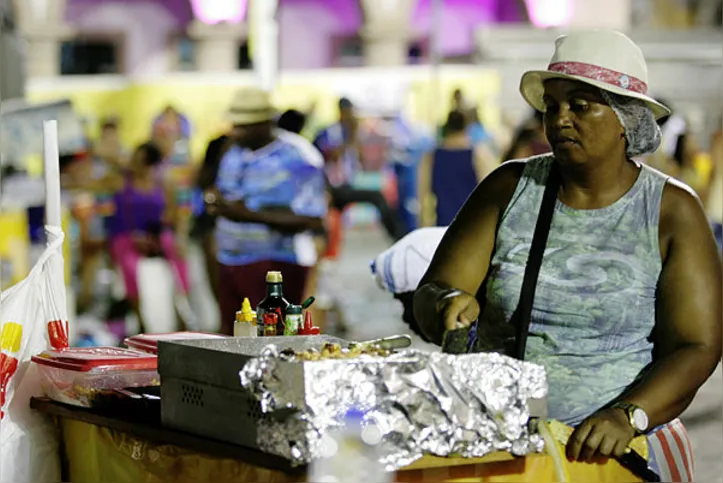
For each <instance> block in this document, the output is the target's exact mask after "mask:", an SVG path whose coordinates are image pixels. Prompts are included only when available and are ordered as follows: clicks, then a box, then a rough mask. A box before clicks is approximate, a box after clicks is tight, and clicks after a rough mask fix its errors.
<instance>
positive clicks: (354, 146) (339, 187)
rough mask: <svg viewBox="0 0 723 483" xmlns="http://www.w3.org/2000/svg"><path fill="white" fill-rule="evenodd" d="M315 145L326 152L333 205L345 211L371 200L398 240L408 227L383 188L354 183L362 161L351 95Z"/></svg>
mask: <svg viewBox="0 0 723 483" xmlns="http://www.w3.org/2000/svg"><path fill="white" fill-rule="evenodd" d="M314 145H315V146H316V147H317V148H318V149H319V151H321V152H322V154H323V155H324V162H325V163H326V174H327V178H328V180H329V185H330V187H329V191H330V193H331V204H332V206H333V207H334V208H336V209H337V210H339V211H343V210H344V209H345V208H346V207H347V206H349V205H350V204H352V203H369V204H371V205H373V206H374V207H375V208H376V209H377V210H378V211H379V216H380V218H381V221H382V225H384V229H385V230H386V232H387V234H388V235H389V237H390V238H392V240H395V241H396V240H398V239H400V238H401V237H403V236H404V234H405V230H404V229H403V228H402V226H401V224H400V222H399V220H398V219H397V216H396V213H394V210H392V209H391V207H390V206H389V204H388V203H387V200H386V199H385V198H384V195H382V193H381V192H380V191H375V190H360V189H356V188H354V187H353V186H352V183H353V182H354V176H355V174H356V171H357V169H359V165H360V140H359V121H358V119H357V118H356V115H355V113H354V106H353V104H352V103H351V101H350V100H349V99H346V98H342V99H341V100H340V101H339V122H337V123H334V124H332V125H331V126H329V127H327V128H326V129H322V130H321V131H320V132H319V133H318V134H317V136H316V139H314Z"/></svg>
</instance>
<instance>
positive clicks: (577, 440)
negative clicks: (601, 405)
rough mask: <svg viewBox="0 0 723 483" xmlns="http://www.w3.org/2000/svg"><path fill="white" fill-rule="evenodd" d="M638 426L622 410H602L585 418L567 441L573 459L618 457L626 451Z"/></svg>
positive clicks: (568, 455)
mask: <svg viewBox="0 0 723 483" xmlns="http://www.w3.org/2000/svg"><path fill="white" fill-rule="evenodd" d="M634 437H635V429H633V427H632V426H631V425H630V421H629V420H628V416H627V414H625V411H623V410H622V409H603V410H601V411H598V412H597V413H595V414H593V415H592V416H590V417H589V418H587V419H586V420H585V421H583V422H582V423H581V424H580V425H579V426H578V427H577V428H575V431H574V432H573V433H572V436H570V440H569V441H568V442H567V457H568V459H570V461H588V462H589V461H592V460H593V459H595V458H608V457H611V456H614V457H616V458H619V457H621V456H623V455H624V454H625V451H626V449H627V447H628V444H630V441H632V440H633V438H634Z"/></svg>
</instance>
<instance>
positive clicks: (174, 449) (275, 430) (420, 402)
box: [3, 126, 655, 483]
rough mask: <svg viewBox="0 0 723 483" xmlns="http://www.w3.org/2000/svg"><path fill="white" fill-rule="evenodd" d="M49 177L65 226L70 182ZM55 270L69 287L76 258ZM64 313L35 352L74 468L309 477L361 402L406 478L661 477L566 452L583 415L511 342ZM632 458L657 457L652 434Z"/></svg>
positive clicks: (173, 477) (133, 476)
mask: <svg viewBox="0 0 723 483" xmlns="http://www.w3.org/2000/svg"><path fill="white" fill-rule="evenodd" d="M48 128H54V126H48ZM49 131H52V129H49ZM51 138H52V136H51ZM50 141H52V139H46V144H49V142H50ZM47 151H54V150H53V149H48V150H47ZM52 155H53V157H55V158H57V151H56V153H52ZM55 171H56V174H55V177H56V178H57V169H56V170H55ZM48 177H52V176H51V175H50V174H48V173H46V178H48ZM50 181H53V180H50ZM46 185H47V190H48V191H49V192H50V194H49V195H48V199H50V200H54V201H53V202H52V203H49V204H50V205H51V208H53V209H51V210H49V213H50V214H51V215H52V216H50V217H49V220H48V223H49V225H51V226H52V227H58V226H59V225H60V210H59V209H57V208H58V206H59V198H60V196H59V183H58V182H57V179H56V180H54V182H49V180H48V179H46ZM61 261H62V259H61V260H56V262H61ZM51 275H52V276H53V277H55V278H56V279H55V280H54V282H55V285H57V286H58V287H62V286H63V285H64V284H63V282H62V269H59V270H56V271H54V272H53V273H52V274H51ZM58 298H62V297H58ZM61 305H62V304H61ZM61 305H59V306H58V307H60V308H62V307H61ZM58 307H56V309H57V308H58ZM61 312H62V310H61ZM52 316H53V317H55V315H52ZM43 317H44V316H43ZM58 317H59V318H58V319H57V320H56V319H52V320H53V321H51V323H50V324H48V330H50V329H51V326H52V328H54V329H53V330H54V331H55V332H54V333H56V335H64V341H65V343H64V344H59V343H53V338H52V337H51V340H50V344H49V346H50V347H53V349H52V350H51V349H47V350H45V351H42V352H40V353H37V354H35V355H34V356H33V357H32V360H33V362H34V366H35V368H36V372H37V373H38V374H39V375H40V376H41V382H40V385H41V386H42V389H43V392H44V393H45V397H34V398H31V399H30V401H29V404H30V407H31V408H32V409H33V410H34V411H35V412H36V413H42V414H45V415H48V416H51V417H52V418H53V419H54V420H55V421H56V423H57V427H58V429H59V430H60V433H59V434H60V438H59V443H60V444H59V447H58V451H59V453H60V454H59V457H60V458H59V459H60V461H61V479H62V481H70V482H85V481H88V482H97V481H116V482H122V481H149V482H156V481H159V482H160V481H214V480H218V481H239V482H248V481H257V482H302V481H308V480H309V469H310V468H311V467H313V465H314V463H315V461H317V460H318V459H319V444H318V443H319V441H320V438H321V437H323V436H324V435H325V434H328V433H329V432H330V431H333V430H334V429H335V428H338V427H339V424H340V420H339V415H340V414H343V413H344V411H347V410H348V409H349V408H352V407H358V408H361V409H364V410H365V411H366V413H365V414H366V415H367V416H369V417H370V418H371V419H369V420H367V421H366V422H367V423H374V424H376V425H377V426H378V427H379V428H380V435H381V438H380V440H379V441H380V443H379V444H381V446H380V452H379V455H380V458H379V462H380V463H382V464H383V465H384V468H385V469H386V471H387V472H388V473H389V474H392V475H393V479H394V480H395V481H399V482H427V481H430V482H431V481H449V482H460V483H461V482H472V481H490V482H508V481H509V482H512V481H514V482H526V481H529V482H543V483H544V482H553V481H599V482H603V481H610V482H618V481H626V482H631V481H653V480H654V477H655V475H650V474H649V472H647V466H646V465H645V464H643V466H642V467H637V468H635V469H634V470H632V469H630V468H631V467H632V466H631V465H630V462H629V461H628V462H626V464H625V465H623V464H621V463H620V462H618V461H616V460H613V459H610V460H607V461H600V462H596V463H592V464H586V463H568V462H566V461H565V459H564V456H563V455H564V444H565V443H566V441H567V438H569V436H570V434H571V432H572V428H569V427H566V426H564V425H562V424H559V423H556V422H554V421H546V420H545V419H544V413H545V404H544V397H545V394H546V390H547V387H546V377H545V373H544V369H543V368H542V367H541V366H537V365H535V364H531V363H528V362H523V361H517V360H514V359H511V358H508V357H506V356H502V355H499V354H463V355H452V354H441V353H423V352H419V351H413V350H397V349H399V348H400V347H401V346H400V345H398V344H395V343H392V342H391V341H389V340H382V341H374V342H373V343H359V342H349V341H344V340H340V339H334V338H330V337H328V336H323V335H320V336H291V337H262V338H253V337H248V338H233V337H219V336H203V335H201V334H180V335H179V334H170V335H165V336H155V337H148V336H146V337H143V338H142V340H140V341H139V340H136V341H135V342H140V343H137V344H132V343H130V342H131V341H129V343H128V344H127V345H129V346H133V347H134V348H133V349H130V348H129V349H123V348H113V347H107V348H68V346H67V333H68V330H67V324H66V326H65V329H64V330H60V329H59V328H60V327H61V326H62V325H63V324H62V321H63V320H65V319H66V317H64V314H62V313H61V314H59V315H58ZM43 322H44V323H46V321H45V320H43ZM15 325H17V324H15ZM36 332H37V331H36ZM18 334H19V333H18ZM50 335H52V334H50ZM396 339H397V340H399V339H402V340H403V339H404V338H403V337H402V338H396ZM37 341H38V339H37V338H36V342H37ZM55 342H58V340H56V341H55ZM154 342H155V344H154ZM17 345H18V346H19V345H20V344H19V343H18V344H17ZM25 357H26V356H25V355H23V360H22V361H21V362H22V364H25V363H26V362H28V361H26V360H25ZM37 392H38V391H28V392H26V393H24V394H29V393H37ZM16 397H20V396H16ZM25 397H27V396H25ZM17 400H19V399H16V401H17ZM14 406H17V404H14ZM342 424H343V420H342ZM17 432H21V431H16V433H17ZM44 434H46V438H50V436H51V435H50V434H47V433H44ZM50 439H52V438H50ZM7 450H8V448H3V451H7ZM27 451H30V452H32V451H36V449H35V448H28V450H27ZM51 451H52V448H51ZM53 453H54V451H53ZM628 455H632V456H633V457H634V458H633V459H635V458H637V461H645V459H646V458H647V446H646V442H645V437H641V438H637V439H636V440H634V441H633V442H632V443H631V445H630V452H629V453H628ZM28 457H29V456H28ZM40 463H41V462H40V461H36V462H35V465H36V466H37V465H39V464H40ZM375 463H376V462H375ZM352 476H355V475H352ZM651 476H652V478H651Z"/></svg>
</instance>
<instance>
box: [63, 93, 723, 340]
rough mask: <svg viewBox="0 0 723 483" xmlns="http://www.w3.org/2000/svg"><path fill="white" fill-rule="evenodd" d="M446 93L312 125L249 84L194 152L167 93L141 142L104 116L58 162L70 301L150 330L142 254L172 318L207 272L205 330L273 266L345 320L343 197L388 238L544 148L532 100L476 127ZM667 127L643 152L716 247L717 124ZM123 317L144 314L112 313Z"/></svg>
mask: <svg viewBox="0 0 723 483" xmlns="http://www.w3.org/2000/svg"><path fill="white" fill-rule="evenodd" d="M451 97H452V109H451V110H450V112H449V113H448V115H447V117H446V121H445V122H444V124H443V125H442V126H438V127H435V128H431V129H430V128H429V127H427V126H419V125H415V124H414V123H412V122H410V121H409V120H408V119H406V118H405V117H404V116H403V115H402V114H399V113H387V114H382V115H380V116H375V118H374V119H373V120H370V119H367V118H365V116H364V115H362V114H360V113H359V112H358V110H357V108H356V106H355V105H354V103H353V102H352V101H351V100H350V99H346V98H342V99H340V100H339V101H338V118H337V120H336V122H334V123H332V124H330V125H327V126H320V125H319V122H318V120H317V119H316V118H315V114H314V110H313V109H310V110H308V111H307V112H303V111H302V110H295V109H291V110H287V111H285V112H281V113H280V112H278V111H277V110H276V109H275V106H273V105H272V103H271V101H270V98H269V96H268V94H266V93H265V92H263V91H260V90H257V89H253V88H247V89H243V90H241V91H239V92H238V94H237V95H236V96H235V97H234V98H233V99H232V100H231V102H230V104H229V106H228V110H227V115H226V117H225V119H224V121H225V123H226V126H227V127H226V128H225V129H224V131H223V132H220V133H218V136H217V137H216V138H214V139H212V140H211V141H210V142H209V143H208V146H207V149H206V151H205V155H204V156H203V159H192V157H191V155H190V151H189V141H190V139H191V137H192V136H194V130H193V126H192V123H191V122H190V120H189V119H188V117H187V116H185V115H184V114H183V113H182V112H179V110H177V109H176V108H174V107H172V106H169V107H167V108H166V109H164V110H163V112H161V113H160V114H159V115H158V116H157V117H156V118H155V120H154V122H153V124H152V125H151V126H149V129H148V139H147V140H146V141H144V142H143V143H141V144H139V145H138V146H134V147H129V146H125V145H124V144H123V142H122V141H121V137H120V136H119V128H120V124H121V123H122V122H123V120H122V119H117V118H107V119H104V120H102V122H101V126H100V131H99V135H98V136H97V138H96V139H94V140H93V141H92V142H91V143H90V146H91V148H90V149H89V150H88V151H87V153H84V154H82V155H75V156H69V157H63V159H61V173H62V185H63V188H64V190H66V192H67V193H68V194H69V196H70V198H71V199H72V215H73V220H74V224H75V225H76V227H77V230H76V233H77V236H76V238H77V240H76V245H77V254H76V258H77V260H75V262H76V263H74V266H75V272H76V273H75V275H76V276H75V280H76V282H77V290H76V292H77V306H78V311H79V313H81V314H82V313H84V312H88V311H93V310H98V307H102V315H101V317H100V318H101V319H104V321H102V322H101V323H104V324H106V325H107V327H110V329H109V330H110V331H111V332H113V333H114V334H115V336H116V337H117V339H118V340H120V339H121V338H122V337H124V336H126V335H132V334H127V333H126V332H129V331H130V332H139V331H141V332H142V331H147V332H153V331H154V325H153V321H151V320H144V317H143V315H142V311H141V310H140V306H141V305H142V304H143V303H144V301H143V300H142V299H143V297H152V295H148V293H151V294H152V291H150V292H149V291H148V290H147V289H145V288H143V287H140V288H139V286H141V285H144V286H146V287H147V286H148V285H149V283H148V281H146V282H145V283H139V282H140V281H141V280H140V279H141V278H142V277H143V276H144V275H143V274H142V273H140V272H139V267H140V266H141V265H142V264H143V263H144V261H145V260H149V259H153V260H162V261H164V262H165V263H166V264H167V266H168V267H169V268H170V271H169V273H170V274H171V276H170V277H168V278H167V279H161V278H159V279H157V280H156V279H154V280H151V283H150V285H153V284H173V290H174V292H175V295H176V303H175V311H176V313H177V328H178V329H184V328H198V320H199V319H202V318H203V317H205V314H201V313H199V312H202V309H199V307H197V306H196V307H194V306H193V305H192V304H190V303H189V299H188V295H189V292H190V290H191V287H192V286H193V285H197V284H198V283H203V284H206V285H207V286H208V288H209V289H210V290H209V292H210V293H211V294H212V295H213V299H214V301H215V303H217V304H218V306H219V313H220V320H219V323H218V324H217V326H216V327H214V328H213V329H214V330H217V331H220V332H222V333H226V334H231V333H232V331H233V321H234V316H235V313H236V311H237V310H239V309H240V307H241V302H242V300H243V299H244V298H245V297H248V298H249V299H250V301H251V303H252V305H254V306H255V305H256V304H257V303H258V302H259V301H260V300H261V299H262V298H263V296H264V290H265V285H264V275H265V273H266V272H267V271H269V270H280V271H281V272H282V274H283V277H284V291H285V296H286V298H287V299H288V300H290V301H291V302H292V303H301V301H302V300H305V299H306V298H308V297H309V296H311V295H314V296H315V297H316V298H317V303H316V304H315V305H314V306H313V310H314V312H313V314H314V319H315V322H316V323H317V325H319V326H321V327H322V328H323V330H324V331H325V332H332V333H343V331H344V330H345V325H344V320H343V314H340V311H339V310H338V307H337V305H338V304H337V303H336V302H335V298H334V283H333V267H334V262H335V260H336V259H337V258H338V256H339V254H340V247H341V244H342V240H343V234H344V231H345V227H346V226H347V225H348V223H349V210H350V208H352V207H356V206H360V205H362V206H363V205H366V206H368V207H369V208H368V209H373V210H374V211H375V212H376V213H377V215H378V216H377V218H378V220H379V222H380V224H381V225H382V227H383V229H384V234H385V235H386V237H387V238H388V241H389V244H392V243H393V242H395V241H397V240H399V239H400V238H402V237H403V236H405V235H406V234H408V233H410V232H411V231H414V230H415V229H417V228H420V227H425V226H446V225H448V224H449V223H450V222H451V221H452V219H453V218H454V216H455V214H456V213H457V211H458V210H459V208H460V207H461V206H462V204H463V203H464V202H465V200H466V198H467V196H468V195H469V194H470V193H471V192H472V190H473V189H474V188H475V187H476V185H477V184H478V182H479V181H480V180H481V179H483V178H484V177H486V176H487V175H488V174H489V173H490V172H491V171H493V170H494V169H495V168H496V167H497V166H498V165H499V164H500V163H501V162H503V161H505V160H509V159H516V158H525V157H529V156H533V155H536V154H542V153H545V152H548V151H549V146H548V143H547V140H546V138H545V133H544V123H543V117H542V114H541V113H538V112H535V113H530V115H529V117H527V118H526V119H524V120H523V121H522V122H521V123H519V125H518V126H516V127H514V129H510V130H508V132H501V130H500V129H494V130H493V129H490V128H488V126H486V125H485V123H484V122H483V120H481V119H480V116H479V114H478V113H479V112H480V109H479V107H480V106H477V105H474V104H472V103H470V102H468V101H467V99H466V98H465V95H464V93H463V92H462V91H461V90H459V89H457V90H455V91H454V92H453V93H451ZM660 126H661V129H662V132H663V145H662V147H661V149H659V150H658V151H657V152H656V153H655V154H654V155H651V156H649V157H647V158H645V159H640V160H639V161H640V162H644V163H648V164H650V165H651V166H653V167H655V168H657V169H659V170H661V171H663V172H665V173H666V174H668V175H670V176H673V177H676V178H678V179H680V180H682V181H684V182H685V183H687V184H688V185H689V186H690V187H691V188H693V189H694V190H695V191H696V192H697V193H698V195H699V197H700V199H701V201H702V202H703V203H704V205H705V206H706V209H707V212H708V215H709V217H710V221H711V225H712V227H713V230H714V232H715V234H716V237H717V239H718V242H719V244H720V243H721V238H722V237H723V230H722V228H721V223H723V129H722V126H721V122H720V121H719V122H718V125H717V126H716V129H715V133H714V134H713V136H712V139H710V140H700V139H695V137H694V136H693V135H692V133H691V129H690V126H689V123H688V121H687V120H686V119H685V118H684V117H683V116H681V115H679V114H673V115H672V116H670V117H669V118H666V119H663V120H661V121H660ZM701 145H707V146H709V149H706V150H703V149H701V148H699V146H701ZM360 173H382V176H381V177H380V178H379V180H378V182H376V184H374V183H372V184H371V185H370V183H366V184H364V183H359V177H360ZM372 185H373V186H372ZM191 247H195V248H196V249H197V251H198V253H200V254H201V257H200V258H201V259H202V261H203V265H204V268H205V276H204V277H203V278H204V279H203V280H202V281H200V282H199V281H195V280H191V276H190V271H189V266H188V265H189V263H188V257H189V250H190V248H191ZM103 270H105V271H106V272H110V273H113V274H115V276H116V278H117V281H118V284H117V285H120V286H121V290H120V291H118V290H115V291H108V292H107V293H100V294H99V293H98V274H99V273H100V272H101V271H103ZM154 302H155V301H152V300H146V301H145V303H146V304H152V303H154ZM128 316H131V317H135V318H136V320H137V321H138V324H137V326H135V327H131V326H129V325H128V324H125V323H121V324H115V325H114V322H116V321H118V320H121V321H123V320H125V318H126V317H128ZM206 328H208V327H206Z"/></svg>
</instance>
